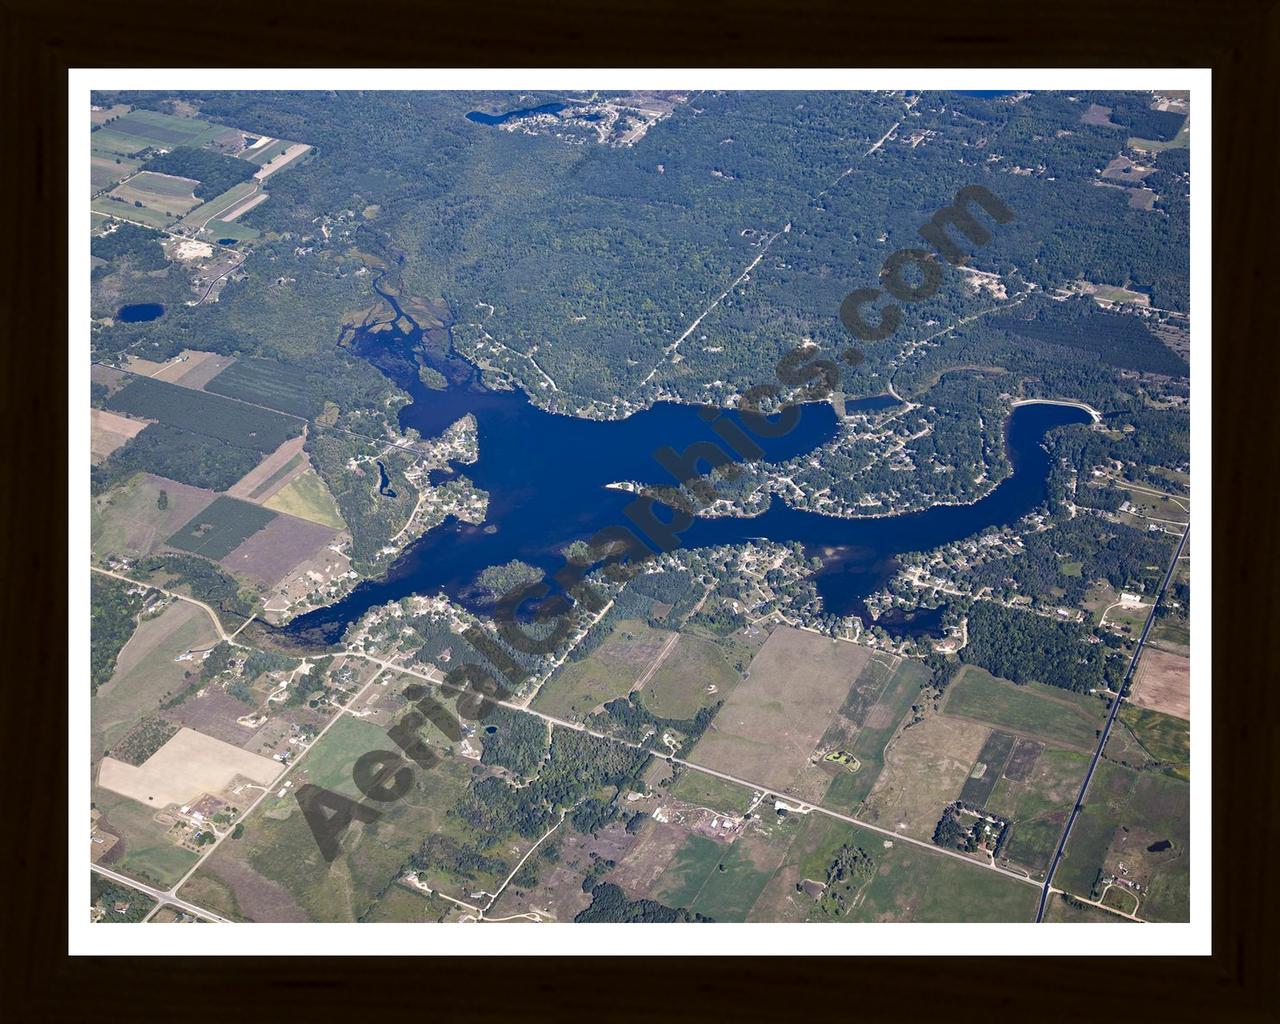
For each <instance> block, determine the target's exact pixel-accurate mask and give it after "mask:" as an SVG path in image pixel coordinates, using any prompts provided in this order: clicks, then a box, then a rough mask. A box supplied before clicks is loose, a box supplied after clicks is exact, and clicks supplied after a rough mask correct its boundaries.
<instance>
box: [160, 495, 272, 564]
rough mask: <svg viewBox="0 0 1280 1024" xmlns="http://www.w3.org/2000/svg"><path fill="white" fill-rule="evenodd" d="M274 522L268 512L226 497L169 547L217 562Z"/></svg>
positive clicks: (195, 519) (180, 532) (191, 523)
mask: <svg viewBox="0 0 1280 1024" xmlns="http://www.w3.org/2000/svg"><path fill="white" fill-rule="evenodd" d="M275 518H276V514H275V513H274V512H271V511H270V510H268V509H263V508H259V507H258V506H257V505H251V504H249V502H247V501H239V500H237V499H236V498H229V497H227V496H226V495H225V494H223V495H219V496H218V498H217V499H216V500H215V501H214V502H213V504H211V505H210V506H209V507H208V508H205V509H202V510H201V511H200V512H198V513H197V514H196V515H195V516H194V517H193V518H192V519H190V520H189V521H188V522H187V523H186V525H185V526H183V527H182V529H180V530H178V532H177V533H175V534H174V535H173V536H172V537H170V538H169V540H168V542H167V543H168V544H169V546H170V547H175V548H181V549H182V550H183V551H190V552H191V553H192V554H196V555H204V556H205V557H206V558H212V559H214V560H215V561H216V560H218V559H221V558H225V557H226V556H227V555H229V554H231V552H232V551H234V550H235V549H236V548H237V547H239V546H240V544H242V543H243V542H244V541H245V540H247V539H248V538H249V537H251V536H253V535H254V534H255V533H257V532H258V531H259V530H261V529H262V528H263V527H265V526H266V525H267V524H268V523H270V522H271V521H272V520H273V519H275Z"/></svg>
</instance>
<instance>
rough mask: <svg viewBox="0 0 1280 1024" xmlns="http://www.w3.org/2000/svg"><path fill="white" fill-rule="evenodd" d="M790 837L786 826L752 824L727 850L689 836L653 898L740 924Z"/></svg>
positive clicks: (761, 889) (713, 843)
mask: <svg viewBox="0 0 1280 1024" xmlns="http://www.w3.org/2000/svg"><path fill="white" fill-rule="evenodd" d="M794 833H795V829H794V828H793V827H790V826H789V825H782V824H777V823H773V822H770V823H767V824H764V825H760V826H757V825H755V824H754V823H753V825H752V826H750V827H749V828H748V829H747V830H746V831H745V832H744V833H743V834H742V835H741V836H740V837H739V838H737V839H736V840H734V842H733V843H731V844H729V845H728V846H727V847H726V846H723V845H721V844H719V843H716V842H713V841H712V840H710V839H706V838H704V837H703V836H700V835H691V836H690V837H689V839H688V841H687V843H686V845H685V846H684V847H681V849H680V850H679V851H678V853H677V854H676V857H675V859H674V861H673V862H672V864H671V867H670V868H669V869H668V873H667V875H665V876H664V880H663V885H662V886H661V887H660V888H659V889H658V898H659V899H661V900H662V902H664V903H667V904H668V905H670V906H676V907H685V908H686V909H688V910H689V911H691V912H692V913H695V914H702V915H703V916H704V917H709V918H711V919H712V920H714V921H745V920H746V919H747V915H748V914H749V913H750V912H751V908H752V906H753V905H754V904H755V902H756V900H757V899H758V898H759V896H760V894H761V893H762V892H763V891H764V888H765V886H767V885H768V884H769V879H770V878H772V877H773V874H774V872H775V871H776V870H777V869H778V865H779V864H780V863H781V861H782V858H783V856H784V855H785V854H786V851H787V848H788V847H789V846H790V845H791V840H792V838H793V836H794Z"/></svg>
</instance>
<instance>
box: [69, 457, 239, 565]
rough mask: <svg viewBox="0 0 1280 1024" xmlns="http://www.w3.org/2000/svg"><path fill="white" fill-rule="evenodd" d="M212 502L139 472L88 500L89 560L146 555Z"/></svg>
mask: <svg viewBox="0 0 1280 1024" xmlns="http://www.w3.org/2000/svg"><path fill="white" fill-rule="evenodd" d="M216 497H217V495H216V494H215V493H214V492H213V491H209V490H205V489H204V488H201V487H190V486H188V485H187V484H180V483H178V482H177V481H174V480H166V479H164V478H163V477H159V476H153V475H151V474H150V473H138V474H136V475H134V476H132V477H130V478H129V479H128V480H126V481H124V482H123V483H121V484H119V485H118V486H116V487H114V488H112V489H111V490H110V491H108V492H107V493H106V494H99V495H97V496H96V497H95V498H94V499H93V508H92V510H91V513H90V520H89V521H90V533H89V537H90V543H91V545H92V550H93V556H94V557H95V558H98V559H102V558H105V557H107V556H108V555H127V556H134V557H136V556H139V555H147V554H150V553H151V552H152V551H154V550H156V549H157V548H158V547H160V546H161V545H162V544H164V542H165V539H166V538H167V537H169V536H170V535H171V534H172V533H173V531H174V530H176V529H178V527H180V526H182V524H183V523H185V522H187V521H188V520H190V519H191V517H192V516H194V515H196V514H197V513H198V512H200V511H201V510H202V509H205V508H207V507H208V506H209V505H211V504H212V503H213V501H214V499H215V498H216Z"/></svg>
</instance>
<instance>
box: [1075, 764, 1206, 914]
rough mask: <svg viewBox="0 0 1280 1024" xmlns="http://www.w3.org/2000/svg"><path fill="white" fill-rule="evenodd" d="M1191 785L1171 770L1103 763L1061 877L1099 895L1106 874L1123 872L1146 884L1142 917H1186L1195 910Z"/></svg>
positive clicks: (1091, 894)
mask: <svg viewBox="0 0 1280 1024" xmlns="http://www.w3.org/2000/svg"><path fill="white" fill-rule="evenodd" d="M1190 810H1191V808H1190V787H1189V786H1188V785H1187V784H1186V783H1185V782H1182V781H1181V780H1179V779H1175V778H1171V777H1169V776H1167V775H1159V774H1154V773H1150V772H1139V771H1134V770H1133V769H1130V768H1125V767H1122V766H1120V765H1116V764H1112V763H1111V762H1109V761H1102V762H1101V763H1100V764H1099V765H1098V770H1097V772H1096V773H1095V774H1094V778H1093V783H1092V785H1091V786H1090V787H1089V793H1088V795H1087V796H1086V798H1085V804H1084V810H1083V811H1081V813H1080V816H1079V817H1078V818H1077V819H1076V823H1075V826H1074V827H1073V828H1072V830H1071V839H1070V841H1069V842H1068V843H1067V849H1066V853H1065V855H1064V857H1063V859H1062V863H1061V865H1060V866H1059V867H1058V871H1057V874H1056V875H1055V876H1054V883H1055V884H1056V885H1058V886H1059V887H1061V888H1063V889H1065V890H1067V891H1068V892H1071V893H1075V894H1077V895H1080V896H1085V897H1088V898H1090V899H1097V898H1098V896H1099V895H1100V889H1101V885H1100V882H1099V880H1100V879H1101V878H1102V877H1104V876H1106V875H1119V874H1120V873H1121V865H1123V866H1124V872H1123V874H1124V877H1125V878H1126V879H1128V880H1129V881H1131V882H1135V883H1137V884H1139V885H1140V886H1141V887H1142V891H1141V899H1140V903H1139V907H1138V912H1137V914H1138V916H1139V917H1140V918H1142V919H1144V920H1148V921H1186V920H1187V919H1188V916H1189V914H1190V898H1191V897H1190V874H1191V859H1190V854H1189V849H1188V845H1189V842H1190Z"/></svg>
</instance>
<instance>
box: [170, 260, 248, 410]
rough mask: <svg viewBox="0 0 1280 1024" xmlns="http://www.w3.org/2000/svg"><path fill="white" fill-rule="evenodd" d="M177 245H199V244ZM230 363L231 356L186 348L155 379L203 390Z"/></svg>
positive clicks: (231, 360)
mask: <svg viewBox="0 0 1280 1024" xmlns="http://www.w3.org/2000/svg"><path fill="white" fill-rule="evenodd" d="M179 244H180V245H182V244H189V245H199V244H201V243H199V242H191V243H179ZM232 362H233V358H232V357H231V356H221V355H218V354H217V353H214V352H200V351H198V350H196V349H190V348H187V349H183V350H182V351H181V352H180V353H179V354H178V355H177V356H175V357H174V358H173V359H171V360H170V361H169V362H168V363H166V364H165V366H164V368H163V369H161V370H159V371H158V372H157V373H156V375H155V378H156V380H163V381H167V382H168V383H170V384H178V385H180V386H182V387H184V388H203V387H204V385H205V384H206V383H208V381H209V380H210V379H212V378H213V377H215V376H217V375H218V374H219V373H221V372H222V371H223V370H224V369H226V367H228V366H229V365H230V364H231V363H232Z"/></svg>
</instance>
